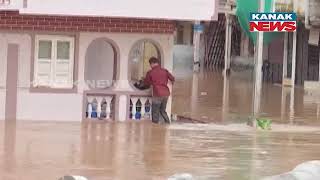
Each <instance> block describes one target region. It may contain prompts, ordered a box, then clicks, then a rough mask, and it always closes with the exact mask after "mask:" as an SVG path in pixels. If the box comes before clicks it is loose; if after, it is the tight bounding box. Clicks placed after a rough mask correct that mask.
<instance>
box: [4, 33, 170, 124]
mask: <svg viewBox="0 0 320 180" xmlns="http://www.w3.org/2000/svg"><path fill="white" fill-rule="evenodd" d="M103 37H104V38H108V39H111V40H112V41H114V43H115V44H116V45H117V46H118V48H119V49H120V52H118V53H120V62H118V65H120V77H119V83H117V84H116V85H115V86H116V87H115V88H114V90H116V91H133V89H132V88H131V86H130V85H129V81H128V77H129V75H128V68H129V67H128V64H129V63H128V54H129V51H130V49H131V47H132V46H133V44H134V43H135V42H137V41H138V40H141V39H151V40H153V41H155V42H157V43H158V44H159V45H160V46H161V49H162V52H163V54H162V57H163V58H164V66H165V68H167V69H168V70H169V71H172V64H173V62H172V59H173V35H159V34H125V33H81V34H80V39H79V44H80V45H79V65H78V66H79V77H78V80H79V81H80V82H81V81H82V82H84V69H85V53H86V50H87V47H88V46H89V44H90V43H91V42H92V41H93V40H94V39H96V38H103ZM1 38H2V39H1ZM4 39H5V40H4ZM7 43H16V44H19V67H18V72H19V74H18V95H17V101H18V102H17V119H18V120H45V121H81V120H82V105H83V104H82V103H83V102H82V98H83V91H84V90H87V89H88V87H86V85H84V83H81V84H82V85H81V86H79V87H78V93H77V94H54V93H35V92H32V93H31V92H30V91H29V88H30V84H31V83H30V82H31V80H30V67H31V65H30V64H31V49H32V48H31V36H30V35H28V34H4V33H0V57H1V58H0V73H1V74H0V119H4V112H5V85H6V67H7V65H6V59H7V58H6V57H7V56H6V52H7V48H6V47H7ZM122 102H124V100H123V99H122ZM122 104H123V103H122ZM120 109H122V110H124V111H125V110H126V107H120ZM168 113H169V114H171V98H170V100H169V102H168Z"/></svg>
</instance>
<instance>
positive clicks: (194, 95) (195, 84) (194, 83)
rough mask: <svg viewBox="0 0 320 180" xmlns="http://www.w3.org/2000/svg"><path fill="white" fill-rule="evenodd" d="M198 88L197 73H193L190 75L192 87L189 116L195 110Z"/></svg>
mask: <svg viewBox="0 0 320 180" xmlns="http://www.w3.org/2000/svg"><path fill="white" fill-rule="evenodd" d="M198 89H199V77H198V74H193V77H192V89H191V93H192V94H191V102H190V103H191V104H190V106H191V116H193V115H194V113H196V110H197V103H196V102H197V99H198V94H199V92H198Z"/></svg>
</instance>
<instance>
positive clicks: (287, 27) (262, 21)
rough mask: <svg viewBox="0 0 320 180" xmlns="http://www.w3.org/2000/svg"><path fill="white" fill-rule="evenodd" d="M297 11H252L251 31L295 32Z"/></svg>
mask: <svg viewBox="0 0 320 180" xmlns="http://www.w3.org/2000/svg"><path fill="white" fill-rule="evenodd" d="M296 30H297V15H296V13H250V32H257V31H263V32H295V31H296Z"/></svg>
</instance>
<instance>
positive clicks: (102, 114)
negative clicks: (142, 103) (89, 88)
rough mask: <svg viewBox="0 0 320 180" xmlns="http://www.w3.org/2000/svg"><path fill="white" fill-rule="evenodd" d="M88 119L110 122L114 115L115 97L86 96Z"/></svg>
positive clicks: (104, 95) (109, 95)
mask: <svg viewBox="0 0 320 180" xmlns="http://www.w3.org/2000/svg"><path fill="white" fill-rule="evenodd" d="M85 98H86V99H85V117H86V119H99V120H110V119H112V118H113V115H114V111H113V110H114V95H111V94H100V93H99V94H97V93H94V94H90V93H87V94H86V95H85Z"/></svg>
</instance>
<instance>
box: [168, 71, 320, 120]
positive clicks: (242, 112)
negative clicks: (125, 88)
mask: <svg viewBox="0 0 320 180" xmlns="http://www.w3.org/2000/svg"><path fill="white" fill-rule="evenodd" d="M176 76H177V82H176V83H175V85H174V88H173V112H174V113H175V114H178V115H181V116H184V117H191V118H193V119H197V120H201V121H202V122H208V123H218V124H230V123H243V122H246V121H247V120H248V118H249V117H250V116H252V102H253V100H252V96H253V83H252V81H253V80H252V76H251V72H250V71H247V72H241V73H240V72H233V73H232V75H231V76H230V78H228V79H227V80H226V81H224V78H223V76H222V72H204V73H199V74H196V75H194V74H193V73H192V72H191V71H185V69H184V70H178V71H177V72H176ZM224 87H226V90H225V89H224ZM261 94H262V95H261V116H263V117H267V118H270V119H272V120H273V122H276V123H281V124H294V125H307V126H308V125H315V126H318V125H320V104H319V103H317V97H312V96H307V95H305V93H304V90H303V87H297V88H295V90H294V92H292V91H291V88H288V87H287V88H284V89H283V90H282V87H281V85H280V84H270V83H264V84H263V86H262V93H261ZM292 95H294V97H293V98H291V97H292ZM290 101H291V102H290ZM318 102H320V101H318Z"/></svg>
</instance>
